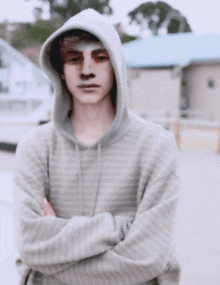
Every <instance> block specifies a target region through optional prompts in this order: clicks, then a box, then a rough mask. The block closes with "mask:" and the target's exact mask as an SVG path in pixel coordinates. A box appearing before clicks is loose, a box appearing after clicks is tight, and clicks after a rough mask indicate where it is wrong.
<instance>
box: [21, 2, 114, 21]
mask: <svg viewBox="0 0 220 285" xmlns="http://www.w3.org/2000/svg"><path fill="white" fill-rule="evenodd" d="M26 1H31V0H26ZM38 1H40V2H42V3H43V2H47V3H48V4H49V7H50V16H51V18H52V17H57V16H58V17H59V18H62V19H63V20H67V19H69V18H70V17H71V16H74V15H75V14H77V13H79V12H81V11H83V10H85V9H87V8H93V9H94V10H96V11H97V12H99V13H101V14H106V15H111V14H112V8H111V7H110V5H109V2H110V0H38Z"/></svg>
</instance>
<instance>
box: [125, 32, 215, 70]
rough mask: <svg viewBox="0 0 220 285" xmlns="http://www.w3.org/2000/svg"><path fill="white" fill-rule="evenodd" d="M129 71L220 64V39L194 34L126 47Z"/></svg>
mask: <svg viewBox="0 0 220 285" xmlns="http://www.w3.org/2000/svg"><path fill="white" fill-rule="evenodd" d="M123 49H124V53H125V61H126V65H127V67H131V68H132V67H137V68H138V67H139V68H143V67H162V66H177V65H182V64H186V63H189V62H192V61H193V62H197V61H198V62H200V61H210V60H220V35H203V36H199V35H194V34H192V33H182V34H172V35H166V36H154V37H150V38H146V39H138V40H134V41H131V42H128V43H125V44H124V45H123Z"/></svg>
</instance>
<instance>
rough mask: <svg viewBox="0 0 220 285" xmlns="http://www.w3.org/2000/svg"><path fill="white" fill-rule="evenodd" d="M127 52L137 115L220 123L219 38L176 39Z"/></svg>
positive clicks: (136, 44) (139, 44) (127, 47)
mask: <svg viewBox="0 0 220 285" xmlns="http://www.w3.org/2000/svg"><path fill="white" fill-rule="evenodd" d="M123 47H124V52H125V60H126V65H127V68H128V83H129V90H130V105H131V107H132V108H133V109H134V110H137V111H138V112H139V113H140V112H145V113H147V112H155V113H156V112H157V113H160V112H161V113H168V114H169V115H170V116H178V115H182V116H191V117H198V118H202V119H214V120H220V35H205V36H198V35H194V34H192V33H182V34H172V35H166V36H156V37H151V38H147V39H139V40H135V41H132V42H129V43H126V44H124V45H123Z"/></svg>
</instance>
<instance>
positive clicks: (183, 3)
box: [0, 0, 220, 34]
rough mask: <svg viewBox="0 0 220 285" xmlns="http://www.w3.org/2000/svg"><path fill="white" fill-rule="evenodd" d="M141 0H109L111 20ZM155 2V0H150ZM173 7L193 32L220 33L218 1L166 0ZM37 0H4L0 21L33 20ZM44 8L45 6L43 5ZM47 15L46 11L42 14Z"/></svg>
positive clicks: (0, 11)
mask: <svg viewBox="0 0 220 285" xmlns="http://www.w3.org/2000/svg"><path fill="white" fill-rule="evenodd" d="M144 2H148V1H143V0H110V5H111V6H112V8H113V10H114V16H113V17H112V19H111V21H113V22H119V21H123V22H124V23H126V14H127V13H128V12H129V11H131V10H133V9H134V8H135V7H137V6H138V5H139V4H141V3H144ZM152 2H155V1H152ZM164 2H166V3H168V4H169V5H171V6H172V7H173V8H175V9H178V10H179V11H180V12H181V13H182V14H183V15H184V16H185V17H186V18H187V20H188V22H189V24H190V26H191V29H192V30H193V32H194V33H195V34H220V1H219V0H208V1H202V0H201V1H196V0H166V1H164ZM39 5H40V2H39V1H37V0H31V1H29V2H28V1H25V0H5V1H2V4H0V21H4V20H6V19H7V20H9V21H33V19H34V17H33V14H32V9H33V7H34V6H39ZM45 8H46V6H45ZM44 17H47V13H45V14H44Z"/></svg>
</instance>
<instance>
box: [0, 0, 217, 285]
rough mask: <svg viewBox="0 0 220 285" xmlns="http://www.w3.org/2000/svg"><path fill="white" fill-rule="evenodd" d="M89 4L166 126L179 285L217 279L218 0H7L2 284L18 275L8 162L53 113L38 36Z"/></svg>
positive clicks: (148, 114) (131, 81)
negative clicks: (173, 160) (175, 157)
mask: <svg viewBox="0 0 220 285" xmlns="http://www.w3.org/2000/svg"><path fill="white" fill-rule="evenodd" d="M86 8H94V9H95V10H97V11H98V12H100V13H101V14H103V15H104V16H105V17H106V18H107V19H108V20H109V21H110V22H111V23H112V24H113V25H114V26H115V28H116V30H117V32H118V34H119V36H120V38H121V41H122V43H123V49H124V54H125V61H126V66H127V73H128V86H129V97H130V106H131V108H132V109H133V110H134V111H135V112H136V113H137V114H139V115H140V116H141V117H142V118H144V119H146V120H149V121H152V122H155V123H157V124H160V125H162V126H163V127H164V128H166V129H168V130H169V131H171V132H173V134H174V136H175V139H176V142H177V144H178V147H179V165H178V167H179V168H178V171H179V177H180V201H179V206H178V211H177V218H176V223H175V229H174V237H175V243H176V252H177V256H178V258H179V260H180V263H181V265H182V276H181V281H180V285H190V284H192V285H197V284H199V285H205V284H207V285H210V284H211V285H219V284H220V273H219V268H220V222H219V217H220V207H219V205H220V17H219V11H220V9H219V8H220V3H218V1H216V0H209V1H201V2H196V1H194V2H193V1H190V0H169V1H168V0H167V1H152V2H151V1H141V0H127V1H117V0H87V1H86V0H80V1H79V0H7V1H5V2H4V4H3V3H2V4H0V283H1V284H6V285H11V284H14V285H16V284H18V274H17V272H16V269H15V266H14V261H15V257H16V254H17V253H16V247H15V241H14V225H13V211H14V202H13V198H12V192H13V183H12V180H13V171H14V167H15V151H16V146H17V144H18V143H19V140H20V139H22V138H23V137H24V136H25V135H26V134H27V133H28V132H29V131H31V130H33V129H34V128H36V127H37V126H38V125H40V124H43V123H46V122H48V121H50V120H51V118H52V114H53V100H54V94H53V88H52V86H51V84H50V81H49V80H48V78H47V77H46V76H45V74H44V73H43V72H42V71H41V69H40V66H39V53H40V49H41V46H42V44H43V42H44V41H45V40H46V38H47V37H48V36H49V35H50V34H51V33H53V32H54V31H55V30H56V29H57V28H59V27H60V26H61V25H62V24H63V23H64V22H65V21H66V20H67V19H68V18H69V17H71V16H73V15H75V14H76V13H78V12H80V11H82V10H84V9H86Z"/></svg>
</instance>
